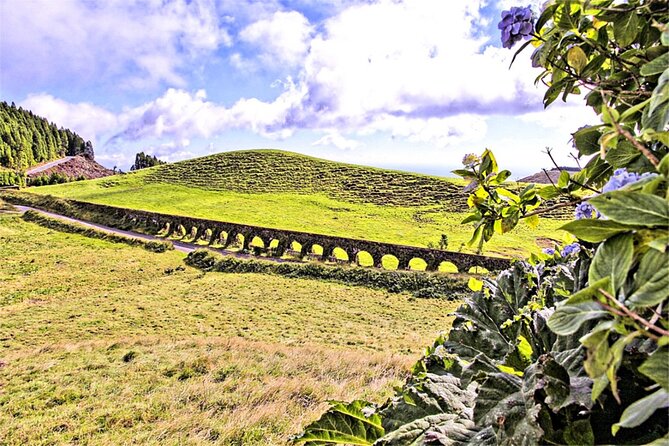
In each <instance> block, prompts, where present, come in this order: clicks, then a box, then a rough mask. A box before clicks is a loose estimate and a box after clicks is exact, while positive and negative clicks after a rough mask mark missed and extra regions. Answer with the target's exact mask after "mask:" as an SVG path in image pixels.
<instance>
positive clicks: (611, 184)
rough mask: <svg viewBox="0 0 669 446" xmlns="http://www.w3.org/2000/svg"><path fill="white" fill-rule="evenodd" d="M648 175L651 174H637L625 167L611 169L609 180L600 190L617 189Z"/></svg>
mask: <svg viewBox="0 0 669 446" xmlns="http://www.w3.org/2000/svg"><path fill="white" fill-rule="evenodd" d="M650 175H652V174H650V173H644V174H641V175H639V174H638V173H634V172H628V171H627V169H616V170H614V171H613V176H612V177H611V178H609V181H608V182H607V183H606V184H605V185H604V187H603V188H602V192H611V191H614V190H618V189H620V188H621V187H624V186H627V185H628V184H632V183H636V182H637V181H639V180H641V179H643V178H646V177H648V176H650Z"/></svg>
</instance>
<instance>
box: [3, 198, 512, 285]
mask: <svg viewBox="0 0 669 446" xmlns="http://www.w3.org/2000/svg"><path fill="white" fill-rule="evenodd" d="M31 195H32V194H31ZM35 198H37V197H35V196H33V197H31V199H30V200H23V199H21V197H20V196H19V195H18V194H17V195H14V196H7V198H6V199H7V200H8V201H12V202H17V204H25V205H28V206H37V207H41V208H44V209H45V210H49V211H53V212H58V213H62V214H65V215H68V216H70V217H74V218H84V219H87V220H90V221H92V222H95V223H99V224H103V225H108V226H113V227H116V228H119V229H136V230H140V231H144V232H148V233H151V234H161V235H163V236H166V237H167V236H172V235H174V233H175V231H179V232H181V233H184V237H187V238H188V240H192V241H198V240H204V241H206V242H208V244H209V245H212V244H220V245H222V247H223V248H227V247H229V246H230V245H231V244H233V243H236V242H237V240H238V236H242V237H243V241H241V245H242V246H241V247H242V248H243V249H245V250H249V251H250V252H254V251H255V253H256V254H259V253H260V251H262V252H265V253H267V255H270V256H273V257H281V256H283V255H284V254H285V253H286V252H287V251H289V250H291V246H293V242H296V243H299V245H300V246H301V250H300V251H299V252H294V253H293V254H295V255H296V256H297V257H299V258H304V257H306V256H314V247H315V246H316V245H317V246H320V247H321V248H322V253H320V254H319V255H318V257H319V259H320V260H323V261H327V260H334V251H335V249H337V248H339V249H340V250H341V251H339V253H340V254H341V252H342V251H343V252H345V253H346V256H347V257H348V260H346V263H354V262H355V263H357V264H360V262H359V257H358V254H359V253H361V252H366V253H368V254H369V255H370V256H371V258H372V259H373V264H374V266H376V267H382V259H383V257H384V256H388V255H390V256H394V257H395V258H396V259H397V262H398V266H397V269H408V268H409V262H411V261H412V260H413V259H422V260H423V261H425V263H426V270H427V271H437V270H438V269H439V267H440V265H441V264H442V262H450V263H452V264H453V265H455V267H457V269H458V271H460V272H467V271H469V269H470V268H472V267H483V268H485V269H487V270H488V271H499V270H502V269H505V268H507V267H508V266H509V264H510V260H509V259H504V258H499V257H487V256H479V255H474V254H464V253H459V252H452V251H443V250H437V249H430V248H419V247H415V246H405V245H396V244H391V243H381V242H373V241H367V240H358V239H351V238H345V237H335V236H329V235H320V234H311V233H307V232H299V231H289V230H283V229H273V228H264V227H259V226H251V225H243V224H237V223H227V222H222V221H217V220H208V219H202V218H193V217H184V216H178V215H167V214H160V213H157V212H149V211H140V210H135V209H127V208H120V207H115V206H107V205H100V204H94V203H88V202H83V201H77V200H69V199H54V198H53V197H49V198H48V199H37V200H35ZM54 201H55V202H54ZM256 237H257V238H259V239H260V240H262V243H263V246H264V249H262V250H261V249H257V248H253V247H252V246H251V243H252V241H253V240H254V239H256ZM269 247H271V248H270V249H267V248H269Z"/></svg>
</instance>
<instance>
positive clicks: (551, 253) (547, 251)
mask: <svg viewBox="0 0 669 446" xmlns="http://www.w3.org/2000/svg"><path fill="white" fill-rule="evenodd" d="M541 251H542V252H543V253H544V254H547V255H549V256H552V255H554V254H555V250H554V249H553V248H544V249H542V250H541Z"/></svg>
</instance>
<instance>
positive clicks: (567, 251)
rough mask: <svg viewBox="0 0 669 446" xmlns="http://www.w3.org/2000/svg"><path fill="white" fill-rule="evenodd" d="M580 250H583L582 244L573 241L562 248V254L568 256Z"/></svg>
mask: <svg viewBox="0 0 669 446" xmlns="http://www.w3.org/2000/svg"><path fill="white" fill-rule="evenodd" d="M580 250H581V245H579V244H578V243H572V244H570V245H567V246H565V247H564V248H562V251H561V252H560V255H561V256H562V257H567V256H568V255H571V254H576V253H578V252H579V251H580Z"/></svg>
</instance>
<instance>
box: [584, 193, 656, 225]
mask: <svg viewBox="0 0 669 446" xmlns="http://www.w3.org/2000/svg"><path fill="white" fill-rule="evenodd" d="M590 204H592V205H593V206H594V207H595V208H596V209H597V210H598V211H599V212H601V213H602V214H603V215H605V216H606V217H608V218H610V219H611V220H613V221H616V222H618V223H624V224H628V225H639V226H651V227H652V226H668V225H669V203H667V201H666V200H664V199H662V198H660V197H657V196H655V195H649V194H644V193H640V192H627V191H613V192H607V193H605V194H602V195H598V196H596V197H594V198H591V199H590Z"/></svg>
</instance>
